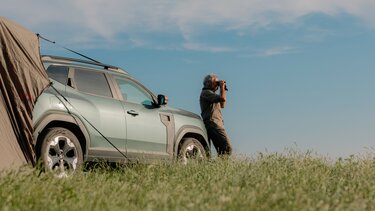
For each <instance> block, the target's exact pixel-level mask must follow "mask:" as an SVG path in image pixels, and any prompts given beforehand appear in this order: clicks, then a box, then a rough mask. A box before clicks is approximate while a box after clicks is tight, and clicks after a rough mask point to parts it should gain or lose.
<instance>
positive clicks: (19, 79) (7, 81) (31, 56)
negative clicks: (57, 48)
mask: <svg viewBox="0 0 375 211" xmlns="http://www.w3.org/2000/svg"><path fill="white" fill-rule="evenodd" d="M0 48H1V51H0V63H1V64H0V93H1V96H0V115H1V116H0V171H1V170H4V169H9V168H13V167H19V166H21V165H24V164H32V165H34V164H35V149H34V146H33V144H32V142H33V136H32V133H33V122H32V111H33V108H34V105H35V102H36V100H37V98H38V96H39V95H40V94H41V93H42V92H43V90H44V89H45V88H46V87H47V86H48V84H49V79H48V76H47V73H46V71H45V69H44V67H43V65H42V61H41V57H40V53H39V40H38V37H37V35H36V34H35V33H33V32H31V31H29V30H28V29H25V28H24V27H22V26H20V25H18V24H17V23H15V22H12V21H10V20H8V19H6V18H4V17H0Z"/></svg>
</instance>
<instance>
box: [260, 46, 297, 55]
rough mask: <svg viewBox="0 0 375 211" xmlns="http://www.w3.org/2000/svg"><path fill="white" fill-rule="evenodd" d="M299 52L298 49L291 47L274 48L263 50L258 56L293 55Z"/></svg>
mask: <svg viewBox="0 0 375 211" xmlns="http://www.w3.org/2000/svg"><path fill="white" fill-rule="evenodd" d="M297 51H298V49H297V48H295V47H291V46H281V47H273V48H269V49H263V50H260V51H258V53H257V55H258V56H276V55H282V54H291V53H296V52H297Z"/></svg>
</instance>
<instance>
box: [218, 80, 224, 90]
mask: <svg viewBox="0 0 375 211" xmlns="http://www.w3.org/2000/svg"><path fill="white" fill-rule="evenodd" d="M219 85H220V89H221V90H225V81H224V80H221V81H219Z"/></svg>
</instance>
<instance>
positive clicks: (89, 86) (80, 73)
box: [74, 69, 112, 97]
mask: <svg viewBox="0 0 375 211" xmlns="http://www.w3.org/2000/svg"><path fill="white" fill-rule="evenodd" d="M74 81H75V83H76V86H77V89H78V90H79V91H82V92H86V93H89V94H94V95H100V96H105V97H112V92H111V89H110V88H109V85H108V81H107V78H106V77H105V75H104V73H100V72H95V71H90V70H85V69H75V73H74Z"/></svg>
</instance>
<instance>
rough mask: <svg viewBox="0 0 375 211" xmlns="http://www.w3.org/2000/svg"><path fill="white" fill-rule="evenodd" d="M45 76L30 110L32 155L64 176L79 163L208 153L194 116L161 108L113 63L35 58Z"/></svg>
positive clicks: (163, 102) (160, 99)
mask: <svg viewBox="0 0 375 211" xmlns="http://www.w3.org/2000/svg"><path fill="white" fill-rule="evenodd" d="M42 61H43V64H44V66H45V68H46V70H47V73H48V75H49V77H50V79H51V81H52V86H50V87H49V88H48V89H46V90H45V91H44V92H43V94H42V95H41V96H40V97H39V98H38V100H37V103H36V105H35V108H34V111H33V123H34V140H35V143H34V144H35V148H36V152H37V156H38V158H39V159H40V160H42V161H43V164H44V165H45V166H46V168H47V169H49V170H52V171H55V172H57V173H58V174H65V173H66V172H68V171H69V172H71V171H74V170H76V169H77V168H78V167H79V166H80V165H81V164H82V163H83V162H84V161H96V160H105V161H109V162H116V161H126V162H129V161H140V162H149V161H152V160H161V159H162V160H173V159H176V158H180V159H181V160H182V162H184V163H186V162H187V161H188V160H189V159H197V158H206V157H207V156H209V152H210V145H209V143H208V139H207V133H206V129H205V127H204V124H203V122H202V120H201V118H200V117H199V116H198V115H196V114H193V113H191V112H188V111H184V110H180V109H175V108H171V107H169V106H167V101H168V99H167V97H166V96H164V95H158V96H155V95H154V94H153V93H152V92H151V91H150V90H148V89H147V88H146V87H144V86H143V85H142V84H141V83H140V82H138V81H137V80H135V79H134V78H133V77H131V76H130V75H129V74H128V73H127V72H126V71H124V70H121V69H120V68H117V67H114V66H111V65H105V64H102V63H95V62H90V61H85V60H79V59H72V58H65V57H57V56H43V57H42Z"/></svg>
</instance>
